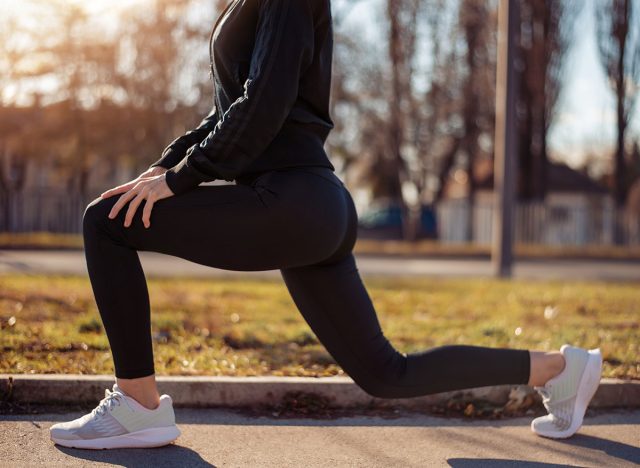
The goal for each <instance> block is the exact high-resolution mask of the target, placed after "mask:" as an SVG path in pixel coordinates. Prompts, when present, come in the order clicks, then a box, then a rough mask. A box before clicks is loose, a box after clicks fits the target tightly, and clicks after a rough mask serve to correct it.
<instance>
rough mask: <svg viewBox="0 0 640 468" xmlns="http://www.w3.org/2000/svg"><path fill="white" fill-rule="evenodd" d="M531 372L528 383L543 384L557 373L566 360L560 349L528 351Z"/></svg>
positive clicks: (531, 384)
mask: <svg viewBox="0 0 640 468" xmlns="http://www.w3.org/2000/svg"><path fill="white" fill-rule="evenodd" d="M530 357H531V366H530V367H531V372H530V377H529V382H528V385H530V386H543V385H545V384H546V383H547V382H548V381H549V380H550V379H552V378H554V377H556V376H557V375H559V374H560V373H561V372H562V371H563V370H564V368H565V365H566V362H565V359H564V356H563V355H562V353H561V352H560V351H530Z"/></svg>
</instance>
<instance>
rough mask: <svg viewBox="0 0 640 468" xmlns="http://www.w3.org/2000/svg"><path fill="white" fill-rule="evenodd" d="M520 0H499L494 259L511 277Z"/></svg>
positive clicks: (497, 271) (496, 269)
mask: <svg viewBox="0 0 640 468" xmlns="http://www.w3.org/2000/svg"><path fill="white" fill-rule="evenodd" d="M519 6H520V5H519V0H500V6H499V11H498V64H497V70H496V72H497V82H496V125H495V143H494V146H495V157H494V171H493V174H494V178H493V180H494V182H493V184H494V200H495V204H494V207H495V209H494V218H493V228H494V229H493V248H492V253H491V259H492V263H493V271H494V274H495V275H496V276H500V277H511V268H512V264H513V233H514V220H515V200H514V198H515V195H516V192H515V188H516V178H517V157H518V150H517V149H518V145H517V143H518V138H517V127H516V97H517V93H518V90H517V84H518V83H517V76H516V69H515V61H516V50H517V38H518V31H519V26H520V9H519Z"/></svg>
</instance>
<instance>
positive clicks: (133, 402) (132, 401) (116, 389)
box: [113, 383, 151, 411]
mask: <svg viewBox="0 0 640 468" xmlns="http://www.w3.org/2000/svg"><path fill="white" fill-rule="evenodd" d="M113 391H114V392H119V393H122V394H123V395H124V396H125V397H127V400H128V401H129V404H131V405H133V406H134V407H135V408H137V409H140V410H143V411H151V410H150V409H149V408H147V407H145V406H143V405H142V404H140V403H138V400H136V399H135V398H133V397H132V396H131V395H129V394H128V393H126V392H125V391H124V390H122V389H121V388H120V387H118V384H117V383H114V384H113Z"/></svg>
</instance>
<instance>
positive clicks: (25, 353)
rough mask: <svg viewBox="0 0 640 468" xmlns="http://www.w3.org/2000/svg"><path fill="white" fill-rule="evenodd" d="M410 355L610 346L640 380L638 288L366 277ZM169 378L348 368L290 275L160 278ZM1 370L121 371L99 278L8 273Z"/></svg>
mask: <svg viewBox="0 0 640 468" xmlns="http://www.w3.org/2000/svg"><path fill="white" fill-rule="evenodd" d="M364 282H365V284H366V286H367V288H368V290H369V294H370V295H371V298H372V300H373V302H374V304H375V306H376V310H377V312H378V318H379V320H380V323H381V325H382V327H383V330H384V332H385V335H386V336H387V337H388V338H389V340H390V341H391V342H392V344H393V345H394V346H395V347H396V348H398V349H399V350H400V351H402V352H413V351H419V350H423V349H426V348H430V347H433V346H438V345H443V344H474V345H480V346H496V347H514V348H529V349H539V350H557V349H559V348H560V346H561V345H562V344H563V343H565V342H569V343H572V344H576V345H579V346H583V347H596V346H600V348H601V349H602V352H603V356H604V359H605V363H604V370H603V376H604V377H618V378H628V379H640V362H639V361H638V359H639V358H638V356H640V329H639V320H638V317H639V313H638V311H639V310H640V295H639V294H638V285H637V284H635V283H615V284H612V283H600V282H575V281H566V282H559V281H545V282H541V281H539V282H533V281H519V280H512V281H505V280H497V279H474V280H469V279H433V278H392V279H389V278H381V277H366V278H364ZM148 284H149V293H150V300H151V307H152V315H151V316H152V326H151V332H152V336H153V347H154V353H155V363H156V373H157V374H160V375H230V376H246V375H293V376H330V375H341V374H343V372H342V369H341V368H340V366H339V365H338V364H337V363H336V362H335V361H334V360H333V358H332V357H331V356H330V355H329V354H328V353H327V352H326V350H325V349H324V347H323V346H322V345H321V344H320V343H319V342H318V341H317V339H316V337H315V335H314V334H313V333H312V331H311V329H310V328H309V326H308V325H307V324H306V322H305V321H304V319H303V318H302V316H301V315H300V314H299V312H298V311H297V309H296V307H295V305H294V303H293V301H292V299H291V298H290V296H289V294H288V292H287V290H286V287H285V286H284V284H283V283H282V281H281V280H273V279H267V278H265V279H258V280H256V279H251V280H247V279H246V278H238V277H231V278H224V279H222V278H221V279H215V280H211V279H206V280H204V279H190V278H152V279H150V280H149V283H148ZM0 349H2V353H1V354H0V372H2V373H80V374H112V373H113V366H112V360H111V354H110V350H109V344H108V341H107V337H106V335H105V333H104V330H103V328H102V322H101V320H100V316H99V313H98V311H97V308H96V305H95V301H94V297H93V294H92V291H91V285H90V283H89V280H88V278H87V277H78V276H64V275H56V276H51V275H28V276H27V275H3V276H2V277H1V280H0Z"/></svg>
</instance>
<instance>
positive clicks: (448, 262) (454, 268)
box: [0, 250, 640, 281]
mask: <svg viewBox="0 0 640 468" xmlns="http://www.w3.org/2000/svg"><path fill="white" fill-rule="evenodd" d="M139 255H140V260H141V262H142V265H143V267H144V269H145V274H146V275H147V277H151V276H165V275H189V276H197V277H215V276H221V275H222V276H225V275H228V276H234V275H239V274H241V275H256V276H272V277H279V276H280V272H279V271H278V270H269V271H259V272H236V271H230V270H220V269H217V268H211V267H208V266H204V265H200V264H197V263H193V262H190V261H188V260H184V259H182V258H178V257H173V256H171V255H163V254H159V253H156V252H139ZM357 264H358V269H359V270H360V273H361V274H362V275H363V276H367V275H390V276H402V275H406V276H441V277H472V276H475V277H478V276H491V274H492V269H491V264H490V262H489V261H487V260H478V259H455V260H453V259H424V258H414V259H406V258H405V259H403V258H397V257H384V256H371V255H358V256H357ZM18 272H20V273H41V272H42V273H65V274H79V275H86V274H87V269H86V263H85V258H84V251H82V250H72V251H68V250H53V251H40V250H0V274H2V273H18ZM514 276H515V277H516V278H531V279H585V280H596V279H598V280H608V281H640V261H619V260H618V261H616V260H610V261H605V260H597V261H596V260H527V261H520V262H518V263H517V264H516V266H515V268H514Z"/></svg>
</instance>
